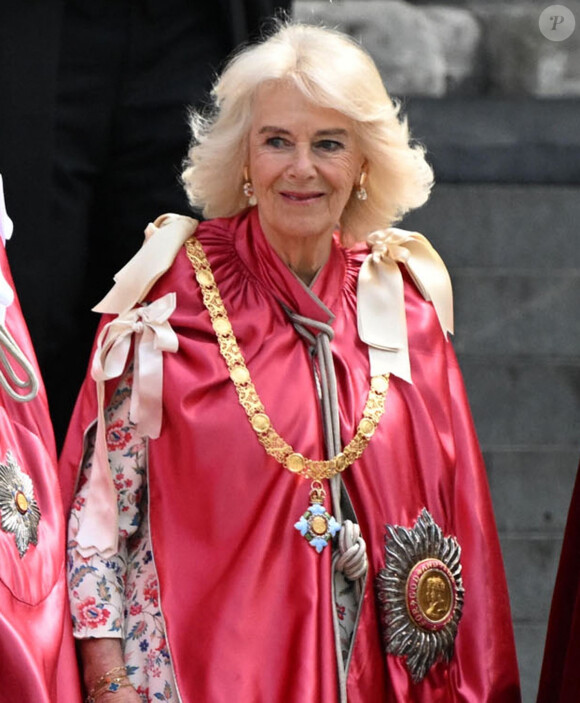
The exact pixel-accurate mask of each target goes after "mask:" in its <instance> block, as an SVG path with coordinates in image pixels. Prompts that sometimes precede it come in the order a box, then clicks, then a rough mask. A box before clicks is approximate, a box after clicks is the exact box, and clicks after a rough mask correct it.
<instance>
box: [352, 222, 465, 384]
mask: <svg viewBox="0 0 580 703" xmlns="http://www.w3.org/2000/svg"><path fill="white" fill-rule="evenodd" d="M367 242H368V244H369V246H370V247H371V248H372V251H371V253H370V254H369V255H368V256H367V258H366V259H365V261H364V262H363V264H362V266H361V270H360V272H359V277H358V292H357V308H358V331H359V337H360V338H361V340H362V341H363V342H365V344H367V345H368V348H369V359H370V366H371V376H375V375H379V374H386V373H393V374H395V375H396V376H398V377H399V378H402V379H404V380H405V381H408V382H409V383H412V379H411V367H410V361H409V343H408V337H407V317H406V314H405V298H404V285H403V276H402V274H401V271H400V269H399V266H398V265H397V262H399V263H402V264H403V265H404V266H405V268H406V269H407V271H408V272H409V274H410V275H411V277H412V279H413V281H414V283H415V285H416V286H417V288H418V289H419V291H420V292H421V295H422V296H423V297H424V298H425V300H428V301H431V302H432V303H433V306H434V308H435V312H436V313H437V317H438V319H439V324H440V325H441V328H442V330H443V333H444V335H445V336H446V337H447V334H448V333H453V291H452V287H451V279H450V278H449V273H448V272H447V269H446V268H445V264H444V263H443V260H442V259H441V257H440V256H439V254H437V252H436V251H435V249H434V248H433V247H432V246H431V244H430V243H429V241H428V240H427V239H426V238H425V237H423V235H421V234H418V233H417V232H406V231H405V230H401V229H395V228H392V229H387V230H379V231H377V232H373V233H372V234H370V235H369V236H368V237H367Z"/></svg>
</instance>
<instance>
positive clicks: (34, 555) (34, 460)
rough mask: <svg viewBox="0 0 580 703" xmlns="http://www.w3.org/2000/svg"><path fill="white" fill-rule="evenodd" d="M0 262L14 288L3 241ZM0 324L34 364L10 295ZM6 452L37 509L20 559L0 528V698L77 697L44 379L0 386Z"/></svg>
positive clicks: (66, 700)
mask: <svg viewBox="0 0 580 703" xmlns="http://www.w3.org/2000/svg"><path fill="white" fill-rule="evenodd" d="M0 266H1V267H2V274H3V276H4V278H5V279H6V281H7V282H8V283H9V284H10V285H11V286H12V287H13V283H12V277H11V274H10V269H9V266H8V261H7V259H6V253H5V251H4V247H3V246H0ZM5 325H6V328H7V329H8V330H9V331H10V333H11V334H12V336H13V337H14V339H15V340H16V342H17V343H18V346H19V347H20V349H21V350H22V351H23V352H24V354H25V356H26V357H27V359H28V360H29V361H30V362H31V364H32V365H33V367H34V369H35V371H36V374H37V376H38V378H39V379H40V372H39V370H38V365H37V364H36V358H35V355H34V350H33V348H32V344H31V342H30V337H29V335H28V330H27V328H26V324H25V322H24V319H23V317H22V312H21V310H20V306H19V304H18V299H17V298H16V299H15V300H14V302H13V303H12V305H11V306H10V307H9V308H8V309H7V311H6V322H5ZM8 450H9V451H10V452H11V453H12V454H13V456H14V457H15V459H16V461H17V463H18V465H19V466H20V468H21V469H22V470H23V471H24V472H25V473H27V474H28V475H29V476H30V477H31V479H32V481H33V484H34V493H35V498H36V501H37V503H38V506H39V508H40V511H41V519H40V524H39V528H38V544H37V545H36V546H35V545H30V546H29V548H28V550H27V552H26V553H25V554H24V556H23V557H22V558H20V556H19V554H18V551H17V549H16V544H15V541H14V535H13V534H12V533H7V532H4V531H3V530H2V531H0V681H1V686H0V701H26V702H27V703H29V702H30V703H32V702H34V703H77V702H79V703H80V701H81V693H80V684H79V676H78V670H77V662H76V655H75V649H74V643H73V636H72V626H71V618H70V611H69V604H68V594H67V587H66V576H65V567H64V550H65V531H64V513H63V507H62V501H61V494H60V489H59V483H58V476H57V471H56V452H55V445H54V436H53V432H52V425H51V422H50V417H49V413H48V404H47V400H46V394H45V391H44V387H43V386H42V382H41V383H40V388H39V392H38V395H37V396H36V398H34V399H33V400H31V401H29V402H27V403H20V402H16V401H14V400H12V398H10V397H9V396H8V395H7V394H6V393H5V392H4V391H3V390H2V389H0V461H2V462H4V460H5V458H6V452H7V451H8Z"/></svg>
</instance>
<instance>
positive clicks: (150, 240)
mask: <svg viewBox="0 0 580 703" xmlns="http://www.w3.org/2000/svg"><path fill="white" fill-rule="evenodd" d="M198 224H199V223H198V221H197V220H194V219H193V218H191V217H186V216H184V215H175V214H172V213H168V214H165V215H161V216H159V217H158V218H157V219H156V220H155V221H154V222H152V223H150V224H149V225H148V226H147V227H146V229H145V241H144V243H143V246H142V247H141V249H139V251H138V252H137V253H136V254H135V256H133V258H132V259H130V260H129V261H128V262H127V264H125V266H123V268H122V269H121V270H120V271H118V272H117V273H116V274H115V276H114V280H115V284H114V285H113V287H112V288H111V290H110V291H109V292H108V293H107V295H106V296H105V297H104V298H103V299H102V300H101V301H100V302H99V303H98V304H97V305H96V306H95V307H94V308H93V310H94V311H95V312H100V313H109V314H113V315H114V314H117V315H120V314H122V313H124V312H126V311H127V310H130V309H131V308H133V307H134V306H135V305H137V304H138V303H140V302H142V301H143V300H144V299H145V297H146V296H147V294H148V293H149V291H150V290H151V288H152V287H153V286H154V285H155V283H156V281H157V280H158V279H159V278H160V277H161V276H162V275H163V274H164V273H165V272H166V271H168V270H169V269H170V268H171V265H172V264H173V262H174V260H175V257H176V256H177V254H178V252H179V250H180V249H181V247H182V246H183V244H184V243H185V242H186V241H187V240H188V239H189V237H191V236H192V235H193V234H194V233H195V231H196V229H197V226H198Z"/></svg>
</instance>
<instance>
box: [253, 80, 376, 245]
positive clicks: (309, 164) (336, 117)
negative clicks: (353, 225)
mask: <svg viewBox="0 0 580 703" xmlns="http://www.w3.org/2000/svg"><path fill="white" fill-rule="evenodd" d="M363 161H364V159H363V157H362V154H361V152H360V149H359V147H358V144H357V140H356V138H355V134H354V129H353V124H352V121H351V120H350V119H349V118H348V117H346V116H345V115H343V114H342V113H340V112H337V111H336V110H331V109H328V108H323V107H318V106H317V105H314V104H313V103H312V102H310V101H309V100H308V99H307V98H306V97H305V96H304V95H303V94H302V93H301V92H300V90H299V89H298V88H296V87H295V86H293V85H292V84H290V83H283V84H282V83H279V84H270V85H264V86H262V87H261V88H260V89H259V90H258V92H257V95H256V99H255V103H254V110H253V121H252V127H251V130H250V143H249V176H250V180H251V181H252V183H253V186H254V192H255V195H256V199H257V202H258V210H259V214H260V222H261V224H262V227H263V229H264V233H265V234H266V236H267V237H268V238H269V239H270V241H271V242H272V243H273V244H276V243H277V242H278V243H280V244H282V243H284V242H285V245H286V246H287V245H288V244H289V243H290V242H291V241H292V240H295V242H296V243H297V244H299V245H300V246H304V245H307V242H306V241H305V240H311V241H312V243H313V244H315V243H316V242H319V241H320V240H321V239H323V240H324V238H328V240H329V241H330V238H331V236H332V232H333V231H334V230H335V229H336V227H337V225H338V222H339V220H340V216H341V214H342V211H343V210H344V207H345V205H346V203H347V201H348V199H349V198H350V196H351V193H352V190H353V186H354V185H355V184H356V183H358V180H359V177H360V173H361V169H362V168H363Z"/></svg>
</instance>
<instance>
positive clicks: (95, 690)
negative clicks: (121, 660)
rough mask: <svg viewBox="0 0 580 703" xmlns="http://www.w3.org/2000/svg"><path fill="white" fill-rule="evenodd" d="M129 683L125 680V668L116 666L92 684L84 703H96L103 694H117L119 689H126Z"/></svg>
mask: <svg viewBox="0 0 580 703" xmlns="http://www.w3.org/2000/svg"><path fill="white" fill-rule="evenodd" d="M130 685H131V683H130V681H129V679H128V678H127V667H125V666H116V667H114V668H113V669H110V670H109V671H107V672H106V673H104V674H103V675H102V676H100V677H99V678H98V679H97V680H96V681H95V683H94V684H93V686H92V688H91V690H90V691H89V694H88V696H87V700H86V703H97V700H98V699H99V698H100V697H101V696H102V695H103V694H104V693H117V691H118V690H119V689H121V688H127V687H128V686H130Z"/></svg>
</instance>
